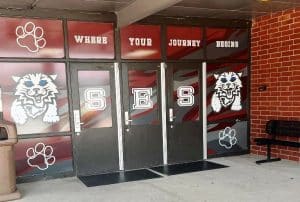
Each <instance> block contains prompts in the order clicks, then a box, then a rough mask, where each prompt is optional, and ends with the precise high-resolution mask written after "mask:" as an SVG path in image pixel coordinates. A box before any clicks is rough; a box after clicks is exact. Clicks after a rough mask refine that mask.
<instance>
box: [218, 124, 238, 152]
mask: <svg viewBox="0 0 300 202" xmlns="http://www.w3.org/2000/svg"><path fill="white" fill-rule="evenodd" d="M236 143H237V138H236V130H235V129H232V128H230V127H226V128H225V129H224V130H221V131H220V132H219V144H220V145H221V146H222V147H225V148H226V149H231V148H232V146H233V145H235V144H236Z"/></svg>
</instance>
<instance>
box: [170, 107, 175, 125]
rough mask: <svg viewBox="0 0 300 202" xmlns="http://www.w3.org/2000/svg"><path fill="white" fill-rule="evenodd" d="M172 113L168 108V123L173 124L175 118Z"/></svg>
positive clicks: (171, 109)
mask: <svg viewBox="0 0 300 202" xmlns="http://www.w3.org/2000/svg"><path fill="white" fill-rule="evenodd" d="M173 113H174V112H173V108H169V121H170V122H173V121H174V119H176V116H174V114H173Z"/></svg>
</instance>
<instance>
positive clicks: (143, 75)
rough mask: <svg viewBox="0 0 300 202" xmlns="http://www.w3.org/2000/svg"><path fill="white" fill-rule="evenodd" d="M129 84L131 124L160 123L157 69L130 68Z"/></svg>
mask: <svg viewBox="0 0 300 202" xmlns="http://www.w3.org/2000/svg"><path fill="white" fill-rule="evenodd" d="M128 84H129V94H130V98H129V99H130V100H129V105H130V118H131V119H132V123H131V125H157V124H159V118H158V115H159V113H158V105H157V94H158V90H157V71H156V70H129V71H128Z"/></svg>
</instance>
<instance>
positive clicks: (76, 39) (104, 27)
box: [68, 21, 115, 59]
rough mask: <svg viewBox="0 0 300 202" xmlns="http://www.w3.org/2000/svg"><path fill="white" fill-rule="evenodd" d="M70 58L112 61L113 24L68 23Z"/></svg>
mask: <svg viewBox="0 0 300 202" xmlns="http://www.w3.org/2000/svg"><path fill="white" fill-rule="evenodd" d="M68 37H69V38H68V40H69V55H70V57H71V58H99V59H114V57H115V50H114V47H115V45H114V26H113V23H96V22H78V21H69V22H68Z"/></svg>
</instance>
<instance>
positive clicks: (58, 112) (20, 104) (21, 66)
mask: <svg viewBox="0 0 300 202" xmlns="http://www.w3.org/2000/svg"><path fill="white" fill-rule="evenodd" d="M0 66H1V69H2V70H3V71H2V72H1V75H0V86H1V88H2V100H3V106H4V107H3V113H4V119H6V120H9V121H12V122H14V123H16V126H17V131H18V134H19V135H24V134H34V133H53V132H68V131H70V124H69V106H68V96H67V95H68V93H67V86H66V73H65V64H64V63H0Z"/></svg>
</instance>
